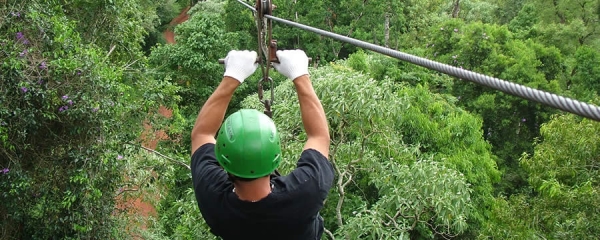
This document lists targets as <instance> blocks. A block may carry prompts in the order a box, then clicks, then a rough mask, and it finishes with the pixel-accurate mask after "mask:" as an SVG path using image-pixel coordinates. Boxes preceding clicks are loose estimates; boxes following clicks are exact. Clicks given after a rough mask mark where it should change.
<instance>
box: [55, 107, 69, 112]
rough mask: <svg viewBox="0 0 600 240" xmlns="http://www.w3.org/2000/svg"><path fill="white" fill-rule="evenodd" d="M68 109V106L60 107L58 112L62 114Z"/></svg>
mask: <svg viewBox="0 0 600 240" xmlns="http://www.w3.org/2000/svg"><path fill="white" fill-rule="evenodd" d="M68 109H69V106H62V107H60V108H59V109H58V111H59V112H64V111H67V110H68Z"/></svg>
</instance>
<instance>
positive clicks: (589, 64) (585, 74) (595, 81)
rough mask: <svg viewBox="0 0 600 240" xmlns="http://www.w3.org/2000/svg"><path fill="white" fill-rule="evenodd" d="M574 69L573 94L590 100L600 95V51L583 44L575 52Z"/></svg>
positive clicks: (578, 97)
mask: <svg viewBox="0 0 600 240" xmlns="http://www.w3.org/2000/svg"><path fill="white" fill-rule="evenodd" d="M575 61H576V62H575V64H576V65H575V68H574V69H573V73H574V75H573V79H572V86H569V87H572V91H573V95H574V96H575V97H576V98H577V99H580V100H581V101H589V100H592V99H594V96H598V95H600V81H599V80H600V53H599V52H598V51H597V50H596V49H592V48H590V47H587V46H583V47H581V48H579V49H578V50H577V52H576V53H575Z"/></svg>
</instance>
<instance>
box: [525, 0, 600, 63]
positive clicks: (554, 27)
mask: <svg viewBox="0 0 600 240" xmlns="http://www.w3.org/2000/svg"><path fill="white" fill-rule="evenodd" d="M532 2H533V3H534V4H535V6H536V9H538V11H539V15H540V22H539V24H538V25H537V26H536V27H537V28H538V29H539V31H540V32H541V36H540V40H541V41H543V42H544V43H546V44H548V45H551V46H555V47H557V48H559V49H560V50H561V52H563V53H564V54H566V55H573V54H574V53H575V52H576V51H577V49H578V48H579V47H580V46H583V45H587V46H591V47H593V48H596V49H597V48H598V47H599V46H600V41H598V36H599V35H600V15H599V14H598V8H599V7H600V3H599V2H598V1H595V0H568V1H550V0H532Z"/></svg>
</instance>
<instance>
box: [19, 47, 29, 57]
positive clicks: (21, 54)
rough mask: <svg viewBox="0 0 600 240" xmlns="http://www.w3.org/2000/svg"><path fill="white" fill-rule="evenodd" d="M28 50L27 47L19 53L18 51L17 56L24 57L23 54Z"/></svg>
mask: <svg viewBox="0 0 600 240" xmlns="http://www.w3.org/2000/svg"><path fill="white" fill-rule="evenodd" d="M27 53H28V51H27V49H25V50H23V51H22V52H21V53H19V57H25V55H27Z"/></svg>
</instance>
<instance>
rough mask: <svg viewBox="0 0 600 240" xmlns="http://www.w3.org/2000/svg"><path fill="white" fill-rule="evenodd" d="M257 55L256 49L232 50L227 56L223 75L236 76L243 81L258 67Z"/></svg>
mask: <svg viewBox="0 0 600 240" xmlns="http://www.w3.org/2000/svg"><path fill="white" fill-rule="evenodd" d="M257 56H258V55H257V54H256V52H255V51H248V50H245V51H236V50H232V51H230V52H229V53H228V54H227V57H225V74H223V76H225V77H232V78H235V80H238V81H240V83H243V82H244V80H246V78H248V77H249V76H250V75H252V74H253V73H254V71H256V68H258V63H257V62H256V57H257Z"/></svg>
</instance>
